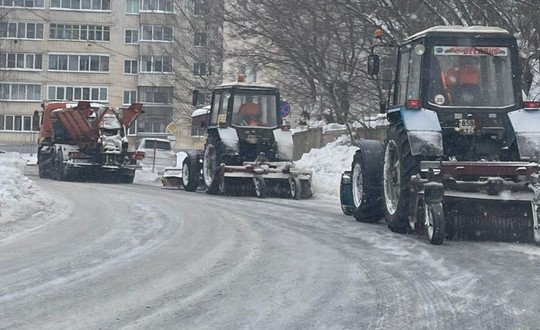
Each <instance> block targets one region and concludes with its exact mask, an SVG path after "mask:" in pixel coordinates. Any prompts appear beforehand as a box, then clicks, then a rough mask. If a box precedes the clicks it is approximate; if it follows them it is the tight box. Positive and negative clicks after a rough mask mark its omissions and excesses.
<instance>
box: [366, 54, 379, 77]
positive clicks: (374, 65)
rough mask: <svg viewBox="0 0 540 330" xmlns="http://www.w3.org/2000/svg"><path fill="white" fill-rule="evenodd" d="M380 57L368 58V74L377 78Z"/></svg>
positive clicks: (370, 56)
mask: <svg viewBox="0 0 540 330" xmlns="http://www.w3.org/2000/svg"><path fill="white" fill-rule="evenodd" d="M379 67H380V64H379V55H374V54H371V55H369V56H368V74H369V75H370V76H376V75H378V74H379Z"/></svg>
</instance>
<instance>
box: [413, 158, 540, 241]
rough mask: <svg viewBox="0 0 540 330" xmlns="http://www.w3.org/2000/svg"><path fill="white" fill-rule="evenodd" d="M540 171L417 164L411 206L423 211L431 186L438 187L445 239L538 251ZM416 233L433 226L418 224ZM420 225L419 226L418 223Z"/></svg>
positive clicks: (417, 215)
mask: <svg viewBox="0 0 540 330" xmlns="http://www.w3.org/2000/svg"><path fill="white" fill-rule="evenodd" d="M539 176H540V165H538V164H537V163H526V162H450V161H442V162H435V161H433V162H430V161H425V162H421V174H420V175H415V176H413V177H412V178H411V188H412V190H413V191H415V192H416V194H413V195H414V196H415V197H414V198H416V200H415V201H413V202H414V204H412V205H424V206H425V205H426V203H425V202H424V201H425V200H426V199H427V197H426V196H424V195H425V194H426V193H427V192H428V191H427V190H426V189H425V187H426V186H427V184H428V183H429V182H439V184H441V183H442V186H443V187H444V197H443V200H442V205H443V210H444V215H443V216H442V217H443V218H444V224H443V226H444V227H443V226H441V228H444V230H445V232H446V233H445V237H446V239H450V240H478V241H502V242H517V243H534V244H536V245H540V228H539V225H538V212H539V205H540V179H539ZM422 210H423V209H422V208H421V209H420V211H418V210H416V211H415V212H414V215H413V217H411V218H410V220H411V227H412V226H413V222H416V225H415V229H416V228H421V227H424V226H428V227H429V226H434V224H433V223H430V222H429V221H425V219H423V218H422ZM418 219H420V220H418Z"/></svg>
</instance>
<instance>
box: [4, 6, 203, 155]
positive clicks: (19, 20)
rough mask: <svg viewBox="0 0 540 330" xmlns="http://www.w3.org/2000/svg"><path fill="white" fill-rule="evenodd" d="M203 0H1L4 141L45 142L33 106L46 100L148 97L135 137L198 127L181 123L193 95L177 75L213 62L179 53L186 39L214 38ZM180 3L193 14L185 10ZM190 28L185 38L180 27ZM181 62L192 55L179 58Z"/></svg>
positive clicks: (113, 101)
mask: <svg viewBox="0 0 540 330" xmlns="http://www.w3.org/2000/svg"><path fill="white" fill-rule="evenodd" d="M201 4H202V3H201V2H200V1H199V0H181V1H176V2H175V1H173V0H0V144H5V145H8V144H11V145H22V144H32V143H36V141H37V132H36V130H37V122H36V121H33V120H32V118H33V117H32V116H33V115H34V113H35V111H36V110H38V111H39V110H41V104H42V102H43V101H44V100H74V101H77V100H85V101H92V102H100V103H104V104H107V105H109V106H114V107H122V106H128V105H129V104H131V103H134V102H140V103H143V104H144V107H143V109H144V111H145V114H143V115H142V116H141V117H139V119H138V120H137V123H136V125H134V126H133V127H131V129H130V137H131V138H132V139H133V140H136V139H138V138H140V137H143V136H160V135H162V136H170V137H174V138H178V139H182V138H185V137H189V136H190V133H189V132H188V133H185V132H182V131H181V130H180V131H179V130H177V131H174V130H172V129H171V128H174V127H184V126H185V125H184V124H183V123H181V121H182V120H183V119H182V118H183V117H185V116H181V115H180V113H179V111H178V110H177V109H179V108H185V107H186V106H189V104H188V105H186V104H185V103H189V102H190V101H191V96H190V92H191V91H190V90H178V88H175V87H177V86H176V84H175V75H176V73H178V72H184V74H188V75H189V74H191V75H193V76H197V75H202V74H206V73H207V72H206V71H204V72H201V71H202V70H203V69H205V68H202V67H203V66H204V63H203V62H200V61H197V60H196V59H190V60H187V61H184V60H179V59H178V58H175V56H177V55H178V54H179V53H180V52H179V51H178V48H179V47H180V46H181V44H180V46H179V43H178V41H179V40H180V42H181V43H182V42H183V43H187V44H186V47H187V46H193V44H195V45H204V43H205V40H204V38H206V36H205V34H204V33H201V31H195V30H194V29H193V28H192V26H193V24H189V23H188V22H187V19H186V17H188V19H189V18H193V19H195V20H196V19H197V17H202V16H203V14H204V13H203V12H202V8H203V7H202V5H201ZM179 12H181V13H182V17H184V19H178V17H179V15H178V13H179ZM182 24H183V25H182ZM180 31H182V32H181V33H183V34H184V35H183V36H182V38H178V35H177V34H178V33H179V32H180ZM186 31H187V32H186ZM186 33H187V34H188V35H187V36H186V35H185V34H186ZM190 43H191V45H189V44H190ZM181 62H186V63H187V64H186V63H183V64H182V65H183V66H184V67H182V68H179V67H175V65H177V64H179V63H181ZM195 87H196V86H195ZM183 88H185V89H189V87H183ZM171 123H173V124H174V125H170V126H169V124H171ZM168 128H169V129H168Z"/></svg>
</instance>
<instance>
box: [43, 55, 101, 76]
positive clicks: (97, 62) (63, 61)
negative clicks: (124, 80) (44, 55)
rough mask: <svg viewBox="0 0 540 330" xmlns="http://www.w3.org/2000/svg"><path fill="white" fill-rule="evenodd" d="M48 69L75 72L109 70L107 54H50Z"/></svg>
mask: <svg viewBox="0 0 540 330" xmlns="http://www.w3.org/2000/svg"><path fill="white" fill-rule="evenodd" d="M49 70H52V71H54V70H59V71H76V72H109V56H108V55H76V54H50V55H49Z"/></svg>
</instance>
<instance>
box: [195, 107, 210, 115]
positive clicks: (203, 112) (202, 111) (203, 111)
mask: <svg viewBox="0 0 540 330" xmlns="http://www.w3.org/2000/svg"><path fill="white" fill-rule="evenodd" d="M209 111H210V105H207V106H204V107H202V108H200V109H197V110H195V111H193V113H192V114H191V117H197V116H201V115H206V114H207V113H208V112H209Z"/></svg>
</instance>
